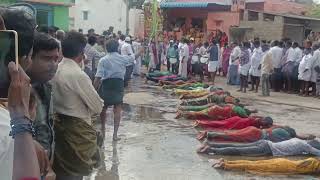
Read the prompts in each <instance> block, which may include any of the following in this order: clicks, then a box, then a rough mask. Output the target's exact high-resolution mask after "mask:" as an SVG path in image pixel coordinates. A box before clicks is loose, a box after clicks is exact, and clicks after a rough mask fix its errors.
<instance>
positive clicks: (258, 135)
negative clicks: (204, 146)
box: [198, 126, 315, 143]
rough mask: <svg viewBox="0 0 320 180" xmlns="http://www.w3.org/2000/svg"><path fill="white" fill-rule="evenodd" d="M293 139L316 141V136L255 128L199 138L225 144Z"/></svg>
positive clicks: (286, 129)
mask: <svg viewBox="0 0 320 180" xmlns="http://www.w3.org/2000/svg"><path fill="white" fill-rule="evenodd" d="M292 138H299V139H304V140H311V139H314V138H315V136H314V135H306V136H302V135H297V133H296V131H295V130H294V129H293V128H291V127H288V126H274V127H271V128H268V129H259V128H256V127H253V126H250V127H247V128H244V129H240V130H234V131H224V132H214V131H205V132H201V133H200V134H199V136H198V139H199V140H204V139H207V140H208V141H223V142H242V143H246V142H256V141H259V140H269V141H272V142H281V141H286V140H289V139H292Z"/></svg>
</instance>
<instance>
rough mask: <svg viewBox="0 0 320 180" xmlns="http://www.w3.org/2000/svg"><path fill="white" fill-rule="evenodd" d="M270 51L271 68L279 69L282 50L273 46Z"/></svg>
mask: <svg viewBox="0 0 320 180" xmlns="http://www.w3.org/2000/svg"><path fill="white" fill-rule="evenodd" d="M270 51H271V53H272V64H273V68H281V60H282V56H283V49H282V48H281V47H279V46H274V47H272V48H271V49H270Z"/></svg>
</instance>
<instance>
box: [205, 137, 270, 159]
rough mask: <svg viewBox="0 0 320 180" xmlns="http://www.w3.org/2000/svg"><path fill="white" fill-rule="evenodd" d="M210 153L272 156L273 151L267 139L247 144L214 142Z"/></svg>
mask: <svg viewBox="0 0 320 180" xmlns="http://www.w3.org/2000/svg"><path fill="white" fill-rule="evenodd" d="M210 146H211V147H210V149H209V150H208V153H214V154H216V155H231V156H270V155H272V151H271V149H270V146H269V144H268V142H267V141H265V140H261V141H257V142H254V143H246V144H222V143H221V144H219V143H217V144H212V145H210Z"/></svg>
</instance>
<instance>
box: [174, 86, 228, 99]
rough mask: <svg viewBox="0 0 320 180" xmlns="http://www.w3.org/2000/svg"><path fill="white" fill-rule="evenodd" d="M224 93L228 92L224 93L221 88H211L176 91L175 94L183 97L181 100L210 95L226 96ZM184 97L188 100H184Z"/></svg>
mask: <svg viewBox="0 0 320 180" xmlns="http://www.w3.org/2000/svg"><path fill="white" fill-rule="evenodd" d="M222 92H226V91H223V89H221V88H217V87H214V86H210V87H208V88H206V89H201V88H200V89H196V90H183V89H175V90H174V93H173V94H174V95H180V96H181V97H180V99H195V98H198V97H203V96H206V95H209V94H210V93H217V94H224V93H222ZM183 97H187V98H183Z"/></svg>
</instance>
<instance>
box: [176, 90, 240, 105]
mask: <svg viewBox="0 0 320 180" xmlns="http://www.w3.org/2000/svg"><path fill="white" fill-rule="evenodd" d="M209 103H214V104H217V105H224V104H235V105H240V99H239V98H235V97H233V96H231V95H230V93H229V92H227V91H216V92H213V93H210V94H208V95H206V96H204V97H200V98H194V99H185V100H182V101H181V103H180V105H182V106H201V105H206V104H209Z"/></svg>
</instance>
